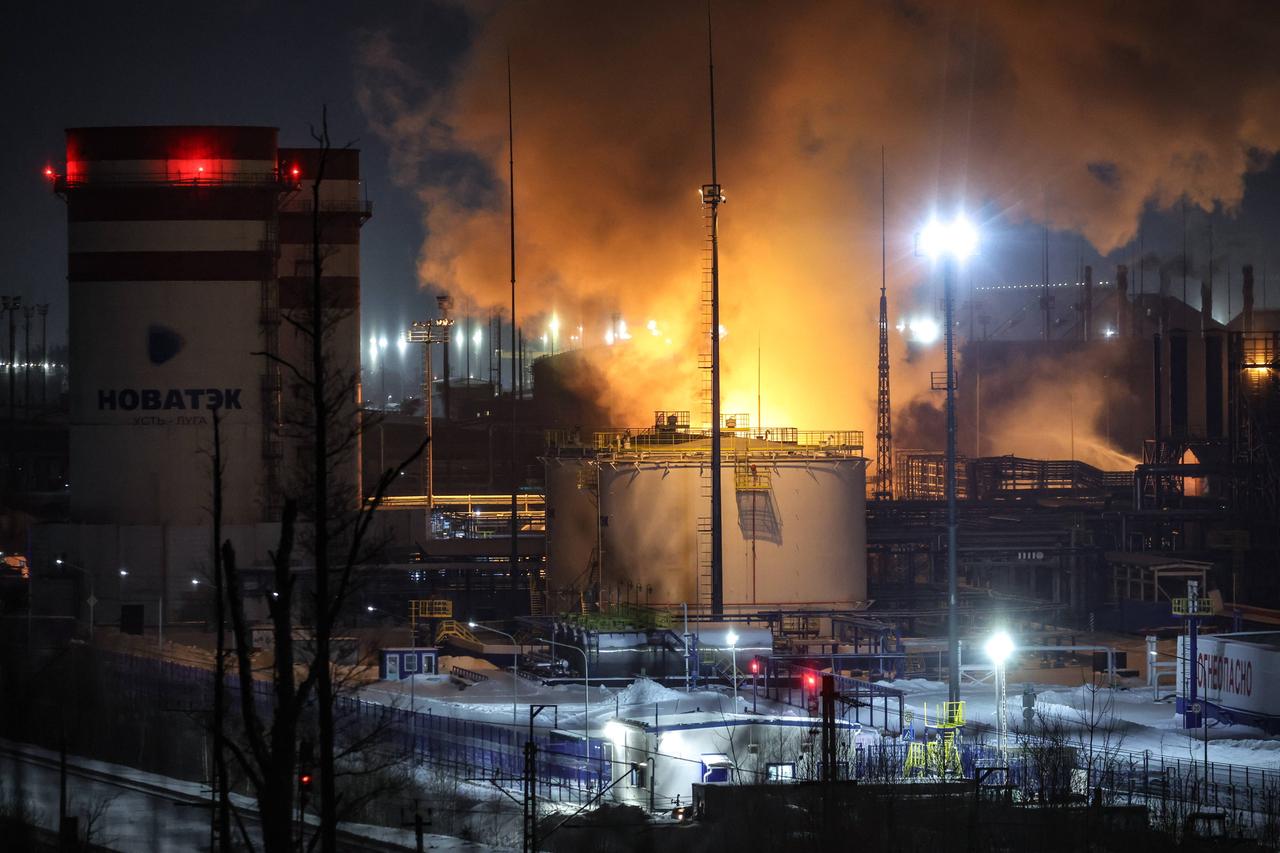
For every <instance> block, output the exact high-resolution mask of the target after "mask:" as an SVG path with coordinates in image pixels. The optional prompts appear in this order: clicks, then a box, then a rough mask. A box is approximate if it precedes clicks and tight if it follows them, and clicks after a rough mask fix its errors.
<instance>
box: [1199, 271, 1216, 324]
mask: <svg viewBox="0 0 1280 853" xmlns="http://www.w3.org/2000/svg"><path fill="white" fill-rule="evenodd" d="M1212 327H1213V285H1212V284H1207V283H1206V282H1203V281H1202V282H1200V329H1201V331H1203V330H1205V329H1210V328H1212Z"/></svg>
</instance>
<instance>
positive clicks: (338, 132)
mask: <svg viewBox="0 0 1280 853" xmlns="http://www.w3.org/2000/svg"><path fill="white" fill-rule="evenodd" d="M191 8H192V7H190V6H187V5H186V4H174V3H161V2H127V3H72V4H61V3H56V4H55V3H50V4H38V3H23V4H20V5H19V6H18V7H16V9H15V8H11V9H10V10H9V11H8V13H7V14H6V17H7V18H8V21H7V26H6V28H5V29H6V33H7V35H6V36H5V38H4V45H3V51H2V52H3V59H0V62H3V74H2V76H0V79H2V80H3V81H4V82H3V86H4V93H5V97H4V102H5V104H6V106H7V108H8V115H7V116H6V120H5V121H4V123H3V129H0V134H3V136H2V137H0V140H2V141H0V147H2V149H3V150H4V152H5V155H6V156H5V158H4V163H3V167H0V195H2V197H3V198H4V199H5V204H4V205H3V210H2V212H0V233H3V234H4V238H3V244H2V245H3V253H2V254H0V279H2V280H3V282H4V284H3V285H2V286H0V292H3V293H5V294H18V295H21V296H22V297H23V301H24V302H48V303H50V305H51V308H50V314H49V329H50V334H49V337H50V341H51V342H54V341H62V340H65V334H66V333H65V329H66V322H67V315H66V299H67V296H66V281H65V276H66V225H65V211H64V209H63V205H62V203H61V202H60V201H59V200H58V199H57V198H56V197H55V196H53V195H51V194H50V192H49V190H48V186H47V185H46V184H45V183H44V181H43V180H42V178H41V171H42V169H43V168H44V166H45V164H46V163H53V164H55V165H58V164H61V162H62V161H63V159H64V158H63V151H64V140H63V129H64V128H67V127H74V126H84V125H128V124H261V125H271V126H276V127H279V128H280V142H281V144H282V145H306V144H309V143H310V137H309V131H308V127H309V125H310V124H312V123H316V122H318V120H319V116H320V111H321V106H322V105H323V104H327V105H328V109H329V126H330V129H331V132H332V135H333V137H334V139H335V141H336V142H346V141H354V143H355V145H356V147H359V148H360V149H361V150H362V163H361V167H362V170H363V174H364V177H365V180H366V181H367V185H368V195H369V197H370V198H371V199H372V200H373V203H374V218H373V220H371V222H370V223H369V225H368V226H367V227H366V228H365V231H364V236H363V246H362V263H363V281H364V323H365V328H366V330H369V329H390V328H391V327H392V326H393V325H394V324H396V323H397V321H399V320H401V319H402V318H407V317H409V318H412V317H417V316H419V315H424V314H426V313H427V312H429V311H434V303H431V300H429V299H427V298H424V297H423V296H421V295H420V294H419V293H418V291H417V288H416V273H415V263H414V262H415V258H416V257H417V254H418V250H419V248H420V246H421V245H422V237H423V233H422V225H421V222H422V215H421V206H420V204H419V203H418V202H417V200H416V199H415V198H414V197H413V194H412V192H411V191H409V190H408V189H406V188H405V187H402V186H398V185H396V184H395V183H393V181H392V180H391V176H390V167H389V163H388V152H387V151H386V148H385V146H384V145H383V144H382V143H381V142H380V141H379V140H378V139H377V138H376V137H375V136H374V134H373V133H371V132H369V129H368V127H367V125H366V122H365V119H364V116H363V115H362V114H361V111H360V108H359V106H358V105H357V104H356V101H355V96H354V88H355V74H354V68H355V63H356V49H357V45H358V41H359V38H360V34H361V33H362V32H363V31H365V30H367V29H369V28H379V29H383V28H389V27H390V28H392V29H393V31H394V32H395V33H396V37H397V39H404V40H405V41H406V42H407V43H409V44H412V45H413V46H414V51H413V53H414V55H415V57H417V60H416V62H417V64H418V65H419V67H420V69H421V70H422V71H423V72H424V73H427V74H437V75H440V76H441V77H443V75H444V73H445V70H446V68H447V65H448V62H449V61H450V59H451V58H452V57H454V56H456V54H457V52H458V51H459V50H460V49H461V46H462V45H464V44H465V42H466V22H465V20H464V18H463V16H462V15H461V14H460V13H459V12H458V11H457V10H456V9H452V8H444V9H441V8H438V7H435V6H433V5H431V4H426V3H415V2H379V3H376V4H356V3H331V2H315V3H261V2H227V3H207V4H199V6H198V11H192V10H191ZM429 303H430V304H429Z"/></svg>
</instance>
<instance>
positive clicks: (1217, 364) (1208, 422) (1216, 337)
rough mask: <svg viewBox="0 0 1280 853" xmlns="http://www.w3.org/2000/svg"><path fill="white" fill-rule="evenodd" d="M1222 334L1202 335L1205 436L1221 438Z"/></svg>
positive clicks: (1222, 399)
mask: <svg viewBox="0 0 1280 853" xmlns="http://www.w3.org/2000/svg"><path fill="white" fill-rule="evenodd" d="M1223 379H1224V376H1223V373H1222V333H1221V332H1217V331H1213V330H1206V331H1205V333H1204V421H1205V435H1206V436H1208V437H1209V438H1222V436H1223V434H1224V433H1223V429H1222V426H1223V424H1222V406H1223V403H1224V402H1225V400H1224V397H1223Z"/></svg>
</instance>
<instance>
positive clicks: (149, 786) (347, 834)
mask: <svg viewBox="0 0 1280 853" xmlns="http://www.w3.org/2000/svg"><path fill="white" fill-rule="evenodd" d="M0 757H4V758H8V759H9V760H11V761H14V762H17V763H21V764H25V765H29V766H32V767H39V768H42V769H45V770H51V771H53V772H54V773H58V772H59V769H60V766H61V764H60V761H59V759H58V758H57V757H56V756H54V755H50V754H48V753H47V752H46V751H45V750H43V749H39V748H38V747H28V746H25V745H20V744H15V743H12V742H9V741H3V740H0ZM67 775H68V776H69V777H75V778H78V779H84V780H87V781H91V782H97V783H99V784H102V785H107V786H110V787H112V788H116V789H119V790H122V791H130V792H133V793H135V794H141V795H142V796H144V797H147V798H149V799H152V800H159V801H162V802H163V801H167V802H170V803H172V804H173V805H174V806H185V807H192V808H209V807H210V799H209V795H208V793H203V794H198V793H193V792H190V791H182V790H175V789H173V788H170V787H167V786H164V785H158V784H155V783H153V782H148V781H146V780H143V779H138V778H135V777H132V776H128V775H125V774H120V773H112V772H110V771H108V770H105V769H99V768H96V767H85V766H83V765H80V764H77V763H74V762H73V761H72V760H71V759H70V758H68V761H67ZM237 811H238V812H239V813H240V815H241V819H242V820H243V821H244V822H245V825H246V826H247V827H249V829H250V831H251V832H252V831H253V830H254V829H256V828H258V817H257V814H256V812H254V811H253V809H252V808H251V807H249V808H246V807H243V806H241V807H239V808H238V809H237ZM310 825H311V826H312V827H314V826H315V824H310ZM233 832H235V830H233ZM239 841H240V838H239V835H238V834H237V835H236V839H235V843H236V846H237V847H238V846H239ZM338 844H339V847H340V849H342V850H350V851H353V853H363V851H370V853H387V851H402V850H413V849H414V847H413V846H412V845H406V844H400V843H396V842H392V841H384V840H380V839H376V838H370V837H368V836H367V835H361V834H359V833H358V832H356V831H353V830H350V829H344V828H343V827H342V826H341V825H339V827H338Z"/></svg>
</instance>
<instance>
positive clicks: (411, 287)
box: [0, 0, 1280, 342]
mask: <svg viewBox="0 0 1280 853" xmlns="http://www.w3.org/2000/svg"><path fill="white" fill-rule="evenodd" d="M7 17H8V21H7V23H8V26H7V27H6V33H7V35H6V37H5V39H4V45H3V60H0V61H2V62H3V65H4V68H3V77H2V78H0V79H3V81H4V82H3V86H4V90H5V104H6V106H7V107H8V115H7V116H6V120H5V122H4V123H3V129H2V130H0V133H2V134H3V150H4V151H5V153H6V157H5V159H4V165H3V168H0V192H2V193H3V198H4V199H5V202H6V203H5V204H4V205H3V210H2V212H0V217H2V218H3V219H2V224H0V229H2V231H0V233H3V235H4V237H3V244H2V245H3V252H2V254H0V276H2V277H3V282H4V284H3V285H0V292H4V293H6V294H19V295H21V296H22V297H23V299H24V301H28V302H48V303H50V304H51V306H52V307H51V311H50V317H49V327H50V338H51V340H52V341H55V342H57V341H61V340H63V339H64V338H65V328H66V284H65V273H66V245H65V240H66V230H65V219H64V211H63V207H62V204H61V203H60V202H59V201H58V199H57V198H55V197H53V196H52V195H51V194H50V193H49V191H48V188H47V185H46V184H45V182H44V181H43V180H42V177H41V170H42V169H43V167H44V166H45V164H46V163H54V164H59V163H60V162H61V160H62V152H63V129H64V128H66V127H70V126H78V125H98V124H102V125H112V124H122V125H123V124H180V123H190V124H202V123H210V124H218V123H226V124H264V125H273V126H277V127H279V128H280V130H281V134H280V139H281V143H282V144H286V145H288V144H306V143H307V142H308V141H309V137H308V125H309V124H310V123H312V122H314V121H316V120H317V119H318V116H319V114H320V108H321V105H322V104H326V103H327V104H328V107H329V120H330V127H331V129H332V132H333V135H334V137H335V139H337V140H339V141H345V140H353V141H354V142H355V144H356V145H357V146H358V147H359V148H361V149H362V151H363V156H362V168H363V172H364V175H365V178H366V181H367V185H368V195H369V197H370V198H371V199H372V200H373V202H374V218H373V220H372V221H371V222H370V223H369V225H368V226H366V229H365V232H364V242H363V281H364V294H363V305H364V333H365V335H366V336H367V335H368V334H369V333H371V332H384V333H393V332H394V330H395V329H396V328H397V327H399V326H401V325H402V324H403V323H404V322H405V321H407V320H409V319H413V318H415V317H418V316H422V315H425V314H429V313H430V312H432V311H433V310H434V306H433V304H432V301H431V299H430V298H428V297H426V296H425V295H424V294H423V293H422V292H420V291H418V289H417V287H416V278H417V276H416V269H415V261H416V258H417V256H418V254H419V251H420V249H421V247H422V244H423V237H424V234H423V225H422V221H423V207H422V204H421V202H420V201H419V199H418V198H416V197H415V193H414V191H413V190H412V189H411V188H409V187H407V186H404V185H401V184H397V183H395V182H394V181H393V180H392V168H391V164H390V153H391V152H389V151H388V149H387V147H386V145H385V144H384V142H383V140H381V139H380V138H378V136H376V135H375V133H374V132H373V131H372V129H371V128H370V126H369V124H368V121H367V118H366V116H365V115H364V114H363V113H362V111H361V109H360V107H359V106H358V105H357V103H356V97H355V95H356V80H357V62H358V58H357V52H358V48H359V45H360V42H361V38H362V37H363V35H364V34H366V33H368V32H370V31H373V30H378V31H383V32H387V33H389V34H390V36H391V38H392V39H393V40H394V42H395V44H396V45H397V47H398V55H399V56H400V57H402V58H406V59H407V61H409V62H411V63H412V64H413V66H414V68H415V70H416V71H417V72H418V73H419V74H420V75H421V76H422V78H423V79H426V80H428V81H431V80H438V81H440V82H441V84H443V83H444V82H445V81H446V80H447V78H448V74H449V69H450V67H451V64H452V63H453V62H454V60H456V59H457V58H458V57H459V56H460V55H461V54H462V53H463V52H464V51H465V49H466V47H467V45H468V39H469V23H468V20H467V17H466V15H465V14H464V13H463V12H462V11H461V10H460V9H459V8H458V7H457V6H456V5H454V4H449V3H446V4H432V3H422V2H408V0H400V1H399V2H380V3H376V4H352V3H330V2H319V3H307V4H303V3H266V2H244V0H241V2H227V3H213V4H201V6H200V7H199V9H198V11H193V10H191V9H190V8H189V7H181V8H180V7H179V5H177V4H173V3H160V2H129V3H93V4H90V3H77V4H36V3H26V4H21V6H20V8H19V10H18V11H16V12H15V11H10V13H9V15H8V16H7ZM739 180H741V179H739ZM1246 186H1247V191H1246V194H1245V199H1244V203H1243V205H1242V208H1241V211H1240V212H1239V215H1238V216H1237V217H1233V218H1232V219H1227V218H1225V217H1222V216H1220V215H1219V216H1216V217H1215V220H1214V221H1215V222H1216V230H1217V232H1218V235H1219V236H1218V243H1217V247H1218V252H1219V254H1220V255H1223V257H1222V258H1220V259H1219V264H1222V263H1230V264H1231V265H1232V267H1233V269H1234V272H1233V286H1234V289H1235V293H1236V296H1234V297H1233V301H1235V304H1237V305H1238V300H1239V295H1238V294H1239V275H1238V270H1239V264H1240V263H1242V262H1246V261H1253V262H1254V263H1255V264H1257V265H1258V266H1259V274H1260V276H1261V268H1262V267H1263V266H1267V267H1268V277H1269V278H1274V277H1275V276H1276V275H1277V274H1278V273H1280V262H1278V261H1277V259H1276V258H1272V257H1269V255H1270V254H1271V253H1272V252H1273V251H1274V247H1273V246H1272V235H1273V234H1274V233H1275V232H1276V227H1277V223H1278V222H1280V168H1277V166H1276V164H1275V162H1271V163H1270V165H1269V167H1268V168H1266V169H1265V170H1263V171H1261V172H1257V173H1254V174H1252V175H1250V176H1249V177H1248V178H1247V179H1246ZM1190 221H1191V222H1192V226H1193V229H1194V234H1193V238H1192V251H1193V254H1194V255H1195V256H1196V258H1197V262H1199V261H1200V260H1201V259H1202V258H1203V257H1204V254H1205V244H1206V241H1207V233H1208V228H1207V223H1208V221H1209V220H1208V218H1207V216H1206V215H1205V214H1204V213H1202V212H1200V211H1198V210H1197V211H1194V212H1193V214H1192V216H1191V218H1190ZM1145 228H1146V232H1147V235H1148V239H1147V241H1146V247H1147V249H1148V251H1151V250H1155V251H1162V252H1163V253H1164V254H1165V256H1166V258H1167V257H1168V255H1169V253H1170V252H1173V251H1175V250H1176V245H1177V244H1179V243H1180V240H1181V224H1180V219H1179V217H1177V216H1176V215H1170V214H1168V213H1164V214H1156V213H1149V214H1148V216H1147V217H1146V225H1145ZM1039 234H1040V232H1039V228H1038V227H1037V226H1034V225H1033V226H1025V225H1024V226H1016V227H1015V226H999V225H998V223H997V227H996V228H994V229H993V232H992V234H991V237H992V239H993V243H994V245H993V247H992V248H998V249H1002V250H1003V251H1000V252H999V253H995V252H993V253H990V254H988V255H987V260H988V262H989V266H988V269H987V274H989V275H991V276H994V277H995V278H996V279H997V280H999V279H1004V280H1008V281H1027V280H1036V279H1038V277H1039V273H1040V237H1039ZM1080 247H1081V243H1080V241H1079V240H1078V238H1076V237H1075V236H1074V235H1071V234H1055V236H1054V240H1053V249H1052V251H1053V277H1054V278H1055V279H1058V278H1065V277H1067V276H1069V275H1070V274H1071V273H1072V272H1073V269H1074V266H1075V261H1076V256H1077V252H1078V251H1083V256H1084V260H1085V262H1093V263H1095V265H1097V266H1098V268H1099V269H1101V270H1104V271H1105V272H1106V274H1105V276H1103V275H1102V274H1098V277H1099V278H1102V277H1107V278H1110V277H1111V273H1112V270H1113V266H1114V263H1115V262H1123V261H1126V260H1130V259H1132V258H1133V257H1135V256H1136V250H1135V249H1136V247H1128V248H1125V249H1122V250H1120V251H1117V252H1116V253H1114V255H1113V256H1112V258H1111V259H1110V260H1108V261H1103V260H1102V259H1100V258H1099V257H1098V256H1097V255H1096V254H1095V253H1093V252H1092V251H1091V250H1089V249H1088V248H1087V247H1084V248H1083V249H1081V248H1080ZM1218 268H1219V269H1221V268H1222V267H1221V266H1219V267H1218ZM1193 275H1194V273H1193ZM1270 289H1271V299H1270V302H1271V304H1273V305H1275V304H1277V303H1280V284H1277V283H1276V282H1274V281H1273V282H1271V283H1270ZM1261 296H1262V294H1261V293H1260V294H1259V298H1260V299H1261ZM1192 301H1193V303H1195V302H1196V301H1198V288H1194V287H1193V299H1192ZM1223 302H1225V300H1223Z"/></svg>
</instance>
